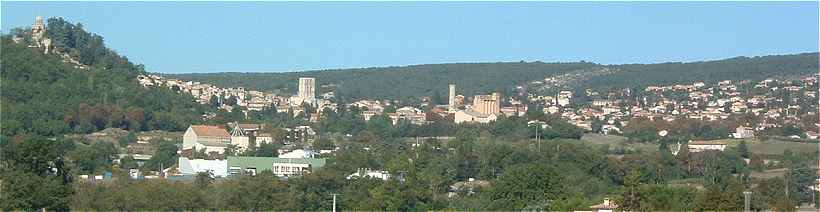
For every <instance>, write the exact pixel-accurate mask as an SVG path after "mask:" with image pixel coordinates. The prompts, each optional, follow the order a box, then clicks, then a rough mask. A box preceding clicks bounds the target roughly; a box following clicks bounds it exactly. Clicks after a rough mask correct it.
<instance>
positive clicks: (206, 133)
mask: <svg viewBox="0 0 820 212" xmlns="http://www.w3.org/2000/svg"><path fill="white" fill-rule="evenodd" d="M191 129H193V130H194V133H196V135H197V136H202V137H225V138H227V137H231V135H230V134H228V131H227V130H225V128H222V127H219V126H209V125H191Z"/></svg>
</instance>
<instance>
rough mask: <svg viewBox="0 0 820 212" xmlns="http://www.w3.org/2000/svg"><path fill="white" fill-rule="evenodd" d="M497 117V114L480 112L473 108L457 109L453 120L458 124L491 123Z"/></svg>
mask: <svg viewBox="0 0 820 212" xmlns="http://www.w3.org/2000/svg"><path fill="white" fill-rule="evenodd" d="M496 119H498V116H497V115H496V114H485V113H479V112H477V111H474V110H472V109H467V110H459V111H457V112H456V113H455V116H454V118H453V121H454V122H455V123H456V124H458V123H464V122H477V123H489V122H491V121H495V120H496Z"/></svg>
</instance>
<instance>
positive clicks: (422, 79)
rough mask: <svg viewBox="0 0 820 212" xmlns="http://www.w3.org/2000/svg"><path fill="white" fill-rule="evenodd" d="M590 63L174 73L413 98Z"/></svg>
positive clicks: (288, 89)
mask: <svg viewBox="0 0 820 212" xmlns="http://www.w3.org/2000/svg"><path fill="white" fill-rule="evenodd" d="M593 67H598V65H597V64H594V63H587V62H577V63H543V62H503V63H456V64H438V65H414V66H401V67H385V68H362V69H345V70H321V71H307V72H289V73H212V74H180V75H173V76H172V77H176V78H180V79H185V80H195V81H201V82H206V83H213V84H215V85H217V86H225V87H235V86H243V87H247V88H251V89H258V90H268V91H279V92H283V93H286V94H294V93H296V86H297V78H299V77H304V76H311V77H316V78H317V80H316V83H317V86H319V85H322V86H325V87H322V88H319V91H322V92H324V91H329V90H334V91H336V95H337V96H339V97H343V98H371V99H372V98H377V99H384V98H390V99H411V98H414V97H421V96H441V97H446V95H447V85H448V84H451V83H455V84H457V92H458V93H459V94H462V95H473V94H484V93H489V92H496V91H498V92H509V90H510V88H512V87H514V85H515V84H523V83H526V82H529V81H532V80H535V79H543V78H544V77H546V76H548V75H553V74H562V73H566V72H570V71H577V70H582V69H588V68H593ZM328 85H329V86H328ZM444 100H446V99H437V101H444Z"/></svg>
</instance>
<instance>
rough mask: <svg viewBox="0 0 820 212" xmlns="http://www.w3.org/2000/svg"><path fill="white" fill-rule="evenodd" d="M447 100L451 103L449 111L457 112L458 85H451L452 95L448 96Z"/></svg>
mask: <svg viewBox="0 0 820 212" xmlns="http://www.w3.org/2000/svg"><path fill="white" fill-rule="evenodd" d="M447 100H448V101H449V103H448V105H447V107H448V108H447V109H448V110H450V111H456V84H450V95H449V96H447Z"/></svg>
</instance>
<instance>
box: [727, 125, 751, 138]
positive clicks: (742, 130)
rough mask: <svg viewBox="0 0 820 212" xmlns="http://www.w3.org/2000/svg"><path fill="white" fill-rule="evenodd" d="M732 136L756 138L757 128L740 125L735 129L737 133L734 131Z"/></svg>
mask: <svg viewBox="0 0 820 212" xmlns="http://www.w3.org/2000/svg"><path fill="white" fill-rule="evenodd" d="M732 137H734V138H741V139H742V138H754V137H755V130H754V129H752V128H751V127H744V126H740V127H737V129H735V133H732Z"/></svg>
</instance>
